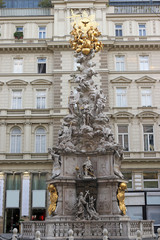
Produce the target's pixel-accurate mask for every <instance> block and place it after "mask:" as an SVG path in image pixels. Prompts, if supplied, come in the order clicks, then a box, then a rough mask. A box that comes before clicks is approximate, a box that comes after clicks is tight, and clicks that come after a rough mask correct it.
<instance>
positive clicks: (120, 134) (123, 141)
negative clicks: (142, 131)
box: [117, 124, 130, 152]
mask: <svg viewBox="0 0 160 240" xmlns="http://www.w3.org/2000/svg"><path fill="white" fill-rule="evenodd" d="M119 127H127V133H119ZM117 129H118V134H117V135H118V143H119V144H121V143H120V142H119V136H122V147H123V150H124V151H125V152H129V149H130V147H129V127H128V125H127V124H118V125H117ZM125 136H127V139H128V142H127V145H128V150H125Z"/></svg>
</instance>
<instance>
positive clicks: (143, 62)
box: [139, 56, 149, 70]
mask: <svg viewBox="0 0 160 240" xmlns="http://www.w3.org/2000/svg"><path fill="white" fill-rule="evenodd" d="M139 66H140V70H149V56H139Z"/></svg>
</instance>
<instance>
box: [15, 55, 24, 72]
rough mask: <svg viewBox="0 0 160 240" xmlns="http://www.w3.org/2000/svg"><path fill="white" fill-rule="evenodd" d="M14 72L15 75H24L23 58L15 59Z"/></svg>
mask: <svg viewBox="0 0 160 240" xmlns="http://www.w3.org/2000/svg"><path fill="white" fill-rule="evenodd" d="M13 72H14V73H22V72H23V59H22V58H14V65H13Z"/></svg>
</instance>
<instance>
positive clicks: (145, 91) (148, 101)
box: [141, 88, 152, 107]
mask: <svg viewBox="0 0 160 240" xmlns="http://www.w3.org/2000/svg"><path fill="white" fill-rule="evenodd" d="M141 102H142V107H143V106H144V107H149V106H152V91H151V88H142V89H141Z"/></svg>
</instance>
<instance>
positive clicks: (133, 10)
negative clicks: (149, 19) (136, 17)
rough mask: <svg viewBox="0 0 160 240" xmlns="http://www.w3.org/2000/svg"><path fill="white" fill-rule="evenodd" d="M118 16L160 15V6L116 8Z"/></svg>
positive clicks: (115, 11)
mask: <svg viewBox="0 0 160 240" xmlns="http://www.w3.org/2000/svg"><path fill="white" fill-rule="evenodd" d="M114 13H116V14H155V15H156V14H157V13H160V5H143V6H140V5H139V6H131V5H130V6H115V7H114Z"/></svg>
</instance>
